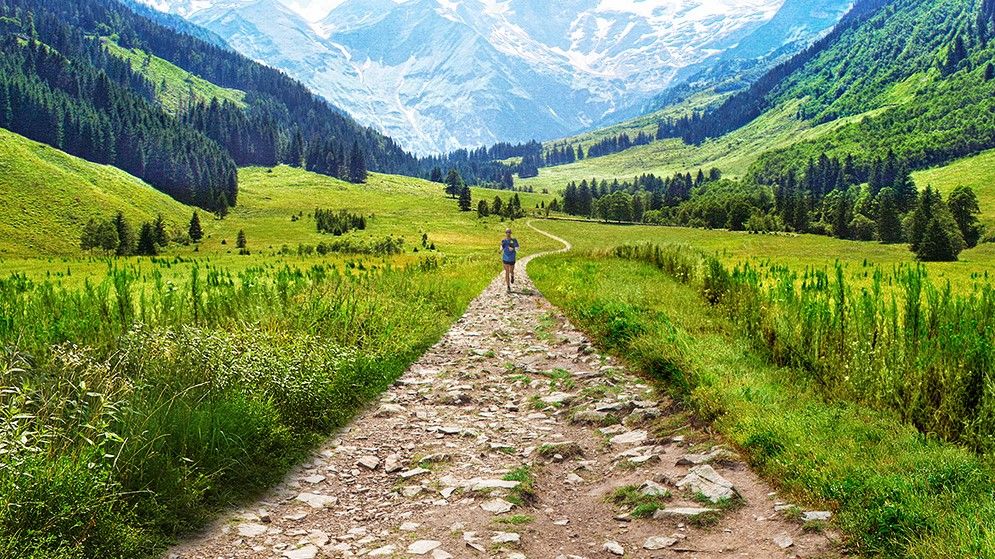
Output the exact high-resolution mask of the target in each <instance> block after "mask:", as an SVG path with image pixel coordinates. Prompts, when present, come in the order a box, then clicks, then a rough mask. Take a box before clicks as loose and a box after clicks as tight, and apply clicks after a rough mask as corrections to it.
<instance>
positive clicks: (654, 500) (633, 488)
mask: <svg viewBox="0 0 995 559" xmlns="http://www.w3.org/2000/svg"><path fill="white" fill-rule="evenodd" d="M669 499H670V493H669V492H668V493H666V494H664V495H643V494H642V493H640V492H639V486H637V485H624V486H622V487H619V488H616V489H615V490H614V491H612V492H611V493H610V494H609V495H608V496H607V497H606V500H607V501H608V502H609V503H611V504H613V505H615V506H617V507H621V508H623V509H625V511H626V512H628V513H629V515H630V516H632V517H633V518H650V517H652V516H653V513H655V512H656V511H657V510H659V509H662V508H666V507H667V501H668V500H669Z"/></svg>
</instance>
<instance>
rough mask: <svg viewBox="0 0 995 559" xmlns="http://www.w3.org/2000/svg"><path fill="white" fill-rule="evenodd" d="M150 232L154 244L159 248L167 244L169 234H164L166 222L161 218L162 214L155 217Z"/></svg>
mask: <svg viewBox="0 0 995 559" xmlns="http://www.w3.org/2000/svg"><path fill="white" fill-rule="evenodd" d="M152 230H153V231H152V232H153V233H154V235H155V244H157V245H159V246H161V247H164V246H166V245H168V244H169V233H167V232H166V220H165V218H163V217H162V214H159V215H157V216H155V222H153V224H152Z"/></svg>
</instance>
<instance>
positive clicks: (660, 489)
mask: <svg viewBox="0 0 995 559" xmlns="http://www.w3.org/2000/svg"><path fill="white" fill-rule="evenodd" d="M638 491H639V494H640V495H644V496H646V497H666V496H667V494H668V493H670V492H669V491H667V488H666V487H664V486H662V485H660V484H659V483H657V482H655V481H652V480H649V479H648V480H646V481H644V482H643V483H642V485H640V486H639V489H638Z"/></svg>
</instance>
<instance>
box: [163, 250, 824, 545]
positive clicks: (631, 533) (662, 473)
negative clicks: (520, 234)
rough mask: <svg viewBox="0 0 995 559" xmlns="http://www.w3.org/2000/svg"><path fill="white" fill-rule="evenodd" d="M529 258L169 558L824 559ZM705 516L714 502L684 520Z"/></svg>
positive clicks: (751, 477)
mask: <svg viewBox="0 0 995 559" xmlns="http://www.w3.org/2000/svg"><path fill="white" fill-rule="evenodd" d="M526 264H527V262H522V263H521V264H520V266H519V277H518V281H517V283H516V284H515V289H514V293H513V294H506V293H505V289H504V284H503V278H497V279H496V280H495V281H494V282H493V283H492V284H491V285H490V286H489V287H488V288H487V289H486V290H485V291H484V293H483V294H482V295H480V296H479V297H478V298H477V299H476V300H475V301H474V302H473V303H472V304H471V305H470V307H469V309H468V310H467V312H466V314H465V315H464V316H463V317H462V318H461V319H460V320H459V321H458V322H457V323H456V324H455V325H454V327H453V328H452V329H451V330H450V331H449V333H448V334H447V335H446V336H445V337H444V338H443V339H442V340H441V341H440V342H439V343H438V344H437V345H435V346H434V347H433V348H432V349H430V350H429V351H428V352H427V353H426V354H425V355H423V356H422V358H421V359H420V360H419V361H418V362H417V363H415V364H414V365H413V366H412V367H411V368H410V369H409V370H408V372H407V373H406V374H405V375H404V376H402V377H401V378H400V380H398V381H397V382H396V383H395V385H394V386H393V387H392V388H391V389H390V390H388V391H387V392H386V393H385V394H384V395H383V397H382V398H381V399H380V402H379V403H378V404H376V405H374V406H373V407H371V409H369V410H368V411H367V412H366V413H364V414H362V415H360V416H359V417H358V418H357V419H356V420H355V421H354V422H353V423H352V424H351V426H349V427H348V428H346V429H345V430H344V431H342V432H341V433H339V435H338V436H337V437H335V438H334V439H332V440H330V441H328V442H327V443H326V444H325V445H323V446H322V447H321V448H320V449H319V450H318V451H316V452H315V454H314V455H313V458H312V459H311V460H310V461H307V462H306V463H305V464H304V465H303V466H302V467H301V468H299V469H298V470H297V471H295V472H294V473H292V474H291V475H290V476H289V477H288V478H287V479H286V480H285V481H284V482H283V483H282V484H281V485H279V486H278V487H276V488H274V489H273V490H272V491H271V492H269V493H268V494H267V495H266V496H264V497H263V498H262V500H261V501H259V502H256V503H252V504H251V505H248V506H245V507H244V508H243V509H241V510H239V511H237V512H234V513H232V514H231V515H230V516H228V517H227V518H224V519H223V520H221V521H219V522H218V523H216V524H215V526H214V527H212V528H211V529H210V530H208V531H207V532H206V533H204V534H203V535H202V536H200V537H199V538H198V539H196V540H193V541H188V542H186V543H184V544H182V545H180V546H179V547H176V548H174V549H173V550H172V551H171V552H170V554H169V556H170V557H173V558H176V559H180V558H182V559H195V558H198V559H199V558H204V559H206V558H215V557H286V558H289V559H310V558H314V557H318V556H320V557H325V556H332V557H335V556H345V557H350V556H359V555H364V556H368V557H375V556H391V557H410V556H425V557H433V558H435V559H439V558H446V557H509V558H511V557H532V558H554V557H564V558H566V557H570V558H578V557H605V556H611V555H612V554H613V553H614V554H616V555H621V554H622V550H624V554H625V556H627V557H676V556H680V557H688V556H693V557H698V558H708V557H728V556H730V555H732V556H740V557H789V556H790V557H814V556H820V557H824V556H826V554H827V553H831V552H832V549H833V548H834V543H833V539H834V538H833V535H832V534H830V533H818V532H810V531H805V530H803V526H802V524H801V522H800V521H796V520H792V519H790V518H789V515H790V514H791V513H790V512H775V511H776V510H785V509H787V507H785V506H784V503H779V502H778V496H777V494H776V493H775V492H773V490H772V489H771V487H770V486H769V485H767V484H766V483H765V482H763V481H762V480H761V479H759V478H758V477H757V476H756V475H755V474H754V473H753V472H752V471H751V470H750V469H749V468H748V467H747V466H746V465H745V464H744V463H743V462H742V461H741V460H740V458H739V457H738V456H736V454H735V453H733V452H731V451H729V450H725V449H723V448H722V447H720V446H719V447H716V444H717V443H716V442H715V441H714V440H710V439H709V438H707V437H705V436H704V435H703V434H701V433H699V432H696V431H695V430H693V429H692V428H691V426H690V425H687V424H686V423H685V419H684V418H683V417H679V416H673V417H671V416H670V415H669V413H668V407H669V400H668V399H667V398H666V396H664V395H663V394H662V392H661V393H659V394H658V393H657V391H656V390H655V389H654V388H653V387H652V386H650V384H651V383H650V382H649V381H648V380H646V379H644V378H640V377H639V376H636V375H635V374H633V373H630V372H627V371H625V370H624V369H623V368H622V367H621V366H619V365H618V364H617V363H616V362H615V361H614V360H613V359H611V358H609V357H607V356H603V355H600V354H599V353H597V352H596V351H595V350H594V348H593V347H592V346H591V342H590V341H589V340H588V339H587V338H586V337H585V336H584V335H583V334H581V333H580V332H579V331H578V330H576V329H575V328H574V327H573V326H572V325H571V324H570V323H569V322H568V321H567V319H566V318H564V316H563V315H562V314H561V313H560V312H559V311H558V310H557V309H555V308H554V307H552V306H551V305H550V303H549V302H548V301H546V300H545V298H543V296H542V295H541V294H539V293H538V291H537V290H536V289H535V287H534V286H533V284H532V283H531V281H530V280H529V278H528V277H527V276H526V274H525V265H526ZM620 420H621V423H619V421H620ZM613 423H614V425H613ZM713 461H714V462H713ZM679 464H685V465H679ZM699 475H700V477H699ZM689 480H690V483H691V485H690V486H685V483H687V482H688V481H689ZM715 482H718V484H717V485H716V483H715ZM726 482H729V483H731V484H732V485H733V486H734V487H735V490H734V491H735V493H736V494H735V496H734V497H733V498H732V499H729V500H720V502H719V503H718V504H712V503H708V502H707V501H705V500H703V497H702V495H701V493H710V492H713V491H717V492H719V493H721V492H723V491H726V492H728V489H727V488H725V487H724V484H725V483H726ZM678 485H681V486H684V488H683V489H681V488H679V487H678ZM690 487H696V488H697V489H691V488H690ZM612 496H614V497H615V503H617V505H616V504H614V503H613V502H612V500H611V497H612ZM703 503H704V504H703ZM702 508H707V509H714V510H713V511H712V512H708V513H705V514H703V515H702V516H700V517H697V518H691V517H688V516H685V514H687V512H688V511H687V510H686V509H702ZM682 510H683V513H682ZM793 510H796V509H793ZM654 511H656V512H655V515H654ZM664 511H668V512H664ZM654 516H655V517H654ZM643 517H647V518H643ZM615 546H617V547H615ZM612 549H614V551H612ZM689 552H690V553H691V555H688V553H689Z"/></svg>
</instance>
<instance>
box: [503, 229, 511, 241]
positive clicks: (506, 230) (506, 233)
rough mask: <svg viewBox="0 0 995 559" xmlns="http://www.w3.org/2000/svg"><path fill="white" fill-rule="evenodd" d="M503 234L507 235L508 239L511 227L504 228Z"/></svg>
mask: <svg viewBox="0 0 995 559" xmlns="http://www.w3.org/2000/svg"><path fill="white" fill-rule="evenodd" d="M504 234H505V236H506V237H508V238H509V239H510V238H511V229H505V230H504Z"/></svg>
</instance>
